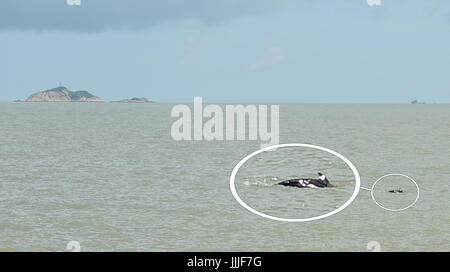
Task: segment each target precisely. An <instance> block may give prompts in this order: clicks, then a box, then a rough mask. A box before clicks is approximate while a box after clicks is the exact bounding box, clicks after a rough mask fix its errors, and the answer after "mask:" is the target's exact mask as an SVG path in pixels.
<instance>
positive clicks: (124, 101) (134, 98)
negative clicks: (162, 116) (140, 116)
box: [112, 97, 154, 103]
mask: <svg viewBox="0 0 450 272" xmlns="http://www.w3.org/2000/svg"><path fill="white" fill-rule="evenodd" d="M112 102H114V103H154V101H151V100H148V99H147V98H144V97H142V98H137V97H133V98H131V99H123V100H119V101H112Z"/></svg>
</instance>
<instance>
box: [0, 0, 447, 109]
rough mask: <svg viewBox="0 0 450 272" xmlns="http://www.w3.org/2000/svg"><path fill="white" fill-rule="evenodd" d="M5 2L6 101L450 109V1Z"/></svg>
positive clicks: (0, 19) (0, 53) (0, 37)
mask: <svg viewBox="0 0 450 272" xmlns="http://www.w3.org/2000/svg"><path fill="white" fill-rule="evenodd" d="M77 1H78V0H40V1H31V0H2V1H0V101H12V100H15V99H19V98H22V99H23V98H27V97H28V96H29V95H30V94H32V93H35V92H38V91H42V90H46V89H50V88H54V87H57V86H59V84H61V85H63V86H65V87H67V88H69V89H70V90H73V91H76V90H87V91H90V92H91V93H92V94H94V95H97V96H99V97H102V98H103V99H105V100H107V101H114V100H119V99H124V98H131V97H147V98H149V99H152V100H155V101H158V102H193V97H194V96H202V97H203V101H204V102H211V103H212V102H217V103H286V102H288V103H290V102H293V103H409V102H410V101H412V100H414V99H417V100H419V101H425V102H427V103H450V1H448V0H381V5H378V6H377V5H373V6H370V5H368V4H367V2H366V0H277V1H275V0H214V1H211V0H190V1H186V0H151V1H148V0H126V1H125V0H120V1H119V0H79V1H80V5H76V4H74V3H76V2H77Z"/></svg>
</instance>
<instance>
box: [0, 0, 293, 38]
mask: <svg viewBox="0 0 450 272" xmlns="http://www.w3.org/2000/svg"><path fill="white" fill-rule="evenodd" d="M72 1H73V0H72ZM80 1H81V5H80V6H77V5H68V4H67V1H66V0H39V1H36V0H33V1H30V0H1V1H0V31H2V30H50V31H52V30H62V31H76V32H97V31H105V30H117V29H142V28H146V27H150V26H153V25H156V24H159V23H163V22H167V21H173V20H184V19H196V20H200V21H202V22H205V23H218V22H222V21H226V20H230V19H233V18H236V17H241V16H247V15H252V14H258V13H261V12H264V11H269V10H272V9H274V8H275V7H277V6H280V4H281V5H282V3H284V2H288V1H290V0H283V1H273V0H80Z"/></svg>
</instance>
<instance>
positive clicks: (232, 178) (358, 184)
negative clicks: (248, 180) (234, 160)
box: [230, 144, 361, 222]
mask: <svg viewBox="0 0 450 272" xmlns="http://www.w3.org/2000/svg"><path fill="white" fill-rule="evenodd" d="M282 147H307V148H314V149H318V150H322V151H325V152H328V153H330V154H332V155H334V156H336V157H338V158H340V159H341V160H343V161H344V162H345V163H346V164H347V165H348V166H349V167H350V169H351V170H352V172H353V175H354V176H355V190H354V191H353V194H352V196H351V197H350V198H349V199H348V200H347V201H346V202H345V203H344V204H343V205H342V206H340V207H339V208H337V209H335V210H333V211H331V212H329V213H326V214H322V215H319V216H315V217H309V218H298V219H295V218H281V217H275V216H271V215H267V214H265V213H262V212H259V211H257V210H255V209H253V208H252V207H250V206H248V205H247V204H246V203H245V202H244V201H242V199H241V198H240V197H239V195H238V194H237V192H236V186H235V178H236V175H237V172H238V171H239V168H241V166H242V165H243V164H244V163H245V162H246V161H248V160H249V159H250V158H252V157H254V156H256V155H258V154H259V153H262V152H265V151H269V150H272V149H276V148H282ZM360 187H361V178H360V176H359V173H358V170H357V169H356V167H355V166H354V165H353V163H352V162H351V161H349V160H348V159H347V158H346V157H344V156H342V155H341V154H339V153H337V152H336V151H333V150H331V149H328V148H325V147H321V146H318V145H310V144H279V145H272V146H268V147H265V148H261V149H259V150H257V151H255V152H253V153H251V154H249V155H247V156H246V157H245V158H243V159H242V160H241V161H240V162H239V163H238V164H237V165H236V166H235V167H234V169H233V171H232V172H231V176H230V190H231V193H232V194H233V197H234V198H235V199H236V201H237V202H238V203H239V204H241V206H242V207H244V208H246V209H247V210H249V211H250V212H252V213H254V214H256V215H259V216H262V217H265V218H268V219H272V220H276V221H284V222H308V221H313V220H318V219H322V218H325V217H328V216H331V215H333V214H336V213H338V212H340V211H342V210H343V209H345V208H346V207H347V206H348V205H350V204H351V203H352V202H353V200H355V198H356V196H357V195H358V193H359V189H360Z"/></svg>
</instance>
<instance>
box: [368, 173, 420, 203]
mask: <svg viewBox="0 0 450 272" xmlns="http://www.w3.org/2000/svg"><path fill="white" fill-rule="evenodd" d="M390 176H400V177H404V178H407V179H409V180H410V181H411V182H412V183H414V185H416V188H417V196H416V199H415V200H414V201H413V202H412V203H411V204H409V205H408V206H406V207H404V208H401V209H391V208H386V207H384V206H383V205H381V204H380V203H378V202H377V201H376V200H375V194H374V190H373V189H374V188H375V185H376V184H377V182H378V181H380V180H382V179H384V178H386V177H390ZM370 195H371V196H372V200H373V202H375V204H377V206H378V207H380V208H382V209H384V210H386V211H391V212H400V211H404V210H406V209H409V208H411V207H412V206H413V205H414V204H416V202H417V200H418V199H419V195H420V189H419V185H418V184H417V182H416V181H415V180H413V179H412V178H411V177H408V176H407V175H403V174H387V175H384V176H382V177H380V178H378V179H377V180H376V181H375V182H374V183H373V184H372V188H371V190H370Z"/></svg>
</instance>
